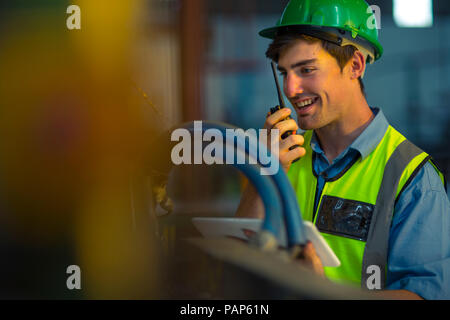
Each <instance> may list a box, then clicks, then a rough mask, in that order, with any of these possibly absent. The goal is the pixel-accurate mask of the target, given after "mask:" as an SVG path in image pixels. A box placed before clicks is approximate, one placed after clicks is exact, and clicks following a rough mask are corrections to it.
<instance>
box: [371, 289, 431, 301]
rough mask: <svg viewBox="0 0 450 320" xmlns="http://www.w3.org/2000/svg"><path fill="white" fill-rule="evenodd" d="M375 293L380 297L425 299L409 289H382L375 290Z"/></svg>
mask: <svg viewBox="0 0 450 320" xmlns="http://www.w3.org/2000/svg"><path fill="white" fill-rule="evenodd" d="M373 294H374V295H375V297H376V298H379V299H393V300H423V298H422V297H421V296H419V295H418V294H416V293H414V292H411V291H408V290H381V291H374V292H373Z"/></svg>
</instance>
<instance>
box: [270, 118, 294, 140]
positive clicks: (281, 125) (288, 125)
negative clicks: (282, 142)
mask: <svg viewBox="0 0 450 320" xmlns="http://www.w3.org/2000/svg"><path fill="white" fill-rule="evenodd" d="M272 129H278V130H279V131H280V132H279V139H281V136H282V135H283V134H284V133H285V132H286V131H297V130H298V125H297V122H295V120H294V119H287V120H283V121H280V122H278V123H276V124H275V125H274V126H273V127H272Z"/></svg>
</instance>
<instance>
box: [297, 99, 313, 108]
mask: <svg viewBox="0 0 450 320" xmlns="http://www.w3.org/2000/svg"><path fill="white" fill-rule="evenodd" d="M311 103H313V99H308V100H304V101H302V102H299V103H297V107H299V108H301V107H304V106H307V105H309V104H311Z"/></svg>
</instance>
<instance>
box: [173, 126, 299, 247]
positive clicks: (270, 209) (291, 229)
mask: <svg viewBox="0 0 450 320" xmlns="http://www.w3.org/2000/svg"><path fill="white" fill-rule="evenodd" d="M179 128H185V129H187V130H189V131H190V132H194V131H195V130H194V123H193V122H189V123H185V124H183V125H182V126H181V127H179ZM207 129H217V130H219V131H220V132H221V133H222V137H223V138H224V141H225V142H226V129H233V130H235V129H237V128H236V127H233V126H231V125H228V124H225V123H221V122H213V121H202V133H203V132H205V130H207ZM237 135H240V136H241V137H243V138H244V139H243V141H244V144H245V145H237V143H236V144H235V142H233V147H234V149H235V150H236V149H238V148H239V149H241V150H242V151H245V153H246V154H247V155H248V154H249V150H255V149H254V147H255V145H254V144H253V143H252V141H248V139H245V137H244V136H243V135H241V134H239V133H237ZM247 141H248V143H247ZM256 150H261V151H260V152H262V153H263V154H267V155H270V153H269V151H268V150H267V148H266V146H265V145H263V144H261V143H259V142H258V144H257V149H256ZM234 156H235V157H236V152H235V153H234ZM222 157H223V158H224V157H225V153H223V154H222ZM256 158H257V159H256V160H257V163H258V165H257V166H256V165H251V164H237V161H233V166H235V167H236V168H238V169H239V170H240V171H242V172H243V173H244V174H245V175H246V176H247V177H248V178H249V180H250V181H251V182H252V183H253V185H254V186H255V188H256V190H257V191H258V193H259V195H260V197H261V199H262V201H263V204H264V209H265V213H266V214H265V219H264V222H263V225H262V229H263V230H267V231H269V232H271V233H272V234H274V235H275V236H276V237H277V238H278V239H280V234H281V232H280V231H281V226H282V224H281V217H283V218H284V225H285V228H286V236H287V242H288V247H289V248H290V247H292V246H295V245H304V244H305V243H306V236H305V232H304V227H303V222H302V219H301V214H300V208H299V207H298V203H297V199H296V196H295V193H294V190H293V189H292V186H291V184H290V182H289V180H288V179H287V177H286V174H285V173H284V171H283V170H282V169H281V170H278V172H276V173H275V174H274V175H267V176H264V175H261V174H260V172H259V170H258V169H259V168H261V167H269V166H270V163H269V164H267V165H264V164H262V163H261V159H260V158H259V153H257V155H256ZM280 167H281V165H280ZM280 199H281V201H280ZM280 202H281V204H282V206H281V208H280V206H279V203H280Z"/></svg>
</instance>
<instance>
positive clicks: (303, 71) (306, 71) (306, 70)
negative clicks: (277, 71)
mask: <svg viewBox="0 0 450 320" xmlns="http://www.w3.org/2000/svg"><path fill="white" fill-rule="evenodd" d="M313 71H314V69H312V68H303V69H302V73H311V72H313Z"/></svg>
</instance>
